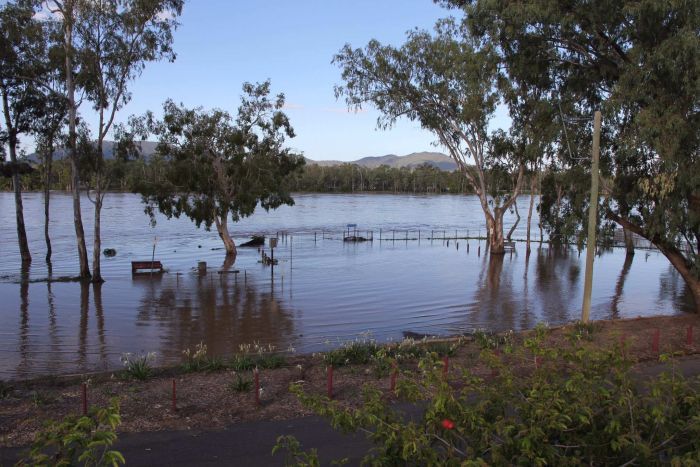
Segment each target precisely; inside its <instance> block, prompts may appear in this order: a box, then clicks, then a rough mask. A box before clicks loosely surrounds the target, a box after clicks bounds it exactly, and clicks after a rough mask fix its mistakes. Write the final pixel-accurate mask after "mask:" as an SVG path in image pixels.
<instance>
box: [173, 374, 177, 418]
mask: <svg viewBox="0 0 700 467" xmlns="http://www.w3.org/2000/svg"><path fill="white" fill-rule="evenodd" d="M173 412H177V386H176V385H175V378H173Z"/></svg>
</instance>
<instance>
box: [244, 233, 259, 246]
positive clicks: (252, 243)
mask: <svg viewBox="0 0 700 467" xmlns="http://www.w3.org/2000/svg"><path fill="white" fill-rule="evenodd" d="M264 244H265V236H264V235H253V238H252V239H251V240H249V241H247V242H245V243H241V245H240V246H262V245H264Z"/></svg>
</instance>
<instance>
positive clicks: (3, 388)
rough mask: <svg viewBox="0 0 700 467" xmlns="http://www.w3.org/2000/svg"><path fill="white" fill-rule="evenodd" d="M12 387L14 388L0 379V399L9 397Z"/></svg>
mask: <svg viewBox="0 0 700 467" xmlns="http://www.w3.org/2000/svg"><path fill="white" fill-rule="evenodd" d="M13 389H14V388H13V387H12V386H11V385H10V384H8V383H6V382H5V381H2V380H0V400H2V399H7V398H8V397H10V394H12V391H13Z"/></svg>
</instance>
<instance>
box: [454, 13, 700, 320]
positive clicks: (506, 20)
mask: <svg viewBox="0 0 700 467" xmlns="http://www.w3.org/2000/svg"><path fill="white" fill-rule="evenodd" d="M441 3H443V4H445V5H447V6H450V7H453V8H457V9H459V10H461V11H462V12H463V13H464V16H463V24H462V26H463V28H464V29H466V30H469V31H470V33H471V34H472V35H474V36H476V37H478V38H479V39H481V40H483V41H484V42H486V43H488V44H491V46H492V47H493V48H494V50H496V51H498V54H499V56H500V60H501V62H502V65H503V69H504V70H507V78H508V80H509V81H510V82H511V83H516V84H517V85H518V86H521V87H528V88H530V89H533V90H538V91H539V92H540V93H541V94H542V95H550V96H553V98H555V99H556V100H557V101H558V103H559V104H560V106H561V109H562V111H561V113H562V114H563V115H561V116H560V119H559V120H560V121H561V120H565V119H566V118H568V117H578V121H576V122H571V121H569V122H568V123H566V126H567V127H568V135H562V137H561V138H560V141H559V142H558V143H557V144H556V146H557V148H556V155H557V157H556V158H555V159H550V161H549V165H550V170H551V171H552V173H551V175H550V177H549V180H548V181H547V182H546V183H545V186H543V204H542V211H541V212H542V218H543V220H544V221H545V226H547V227H548V228H549V229H550V231H551V233H553V234H554V235H555V236H557V237H559V236H562V237H563V238H567V237H570V238H574V237H579V238H578V240H579V242H581V241H582V239H581V237H582V236H585V235H586V234H585V232H583V230H585V229H584V228H583V227H584V225H585V219H586V217H587V213H586V211H587V209H588V206H587V203H588V201H587V200H586V197H585V195H584V194H585V191H587V187H588V186H589V185H590V182H589V180H590V169H588V167H589V164H587V163H585V162H583V163H582V162H581V160H580V159H586V158H587V157H588V156H589V154H590V150H591V139H592V138H591V120H592V118H591V117H592V114H593V112H594V111H595V110H600V111H601V112H602V114H603V131H602V135H601V150H602V152H601V170H602V174H603V176H604V183H603V190H602V193H603V196H604V200H603V209H602V210H601V213H602V215H603V216H604V217H606V218H607V219H609V220H610V221H614V222H615V223H617V224H618V225H620V226H621V227H624V228H627V229H628V230H630V231H632V232H634V233H636V234H638V235H641V236H642V237H644V238H646V239H647V240H649V241H651V242H652V243H653V244H654V245H656V246H657V247H659V249H660V251H662V252H663V253H664V254H665V255H666V256H667V257H669V259H670V260H671V262H672V264H673V265H674V267H675V268H676V269H678V271H679V272H680V274H681V275H682V276H683V278H684V280H685V281H686V282H687V283H688V284H689V286H690V287H689V288H690V290H691V291H692V293H693V295H694V298H695V302H696V306H697V307H700V287H699V286H698V284H699V280H700V256H699V252H700V191H699V189H698V187H700V158H698V151H699V150H700V119H699V118H698V101H699V99H700V85H699V84H698V83H699V82H700V78H699V77H700V35H698V30H700V4H699V3H698V2H693V1H685V0H670V1H657V0H640V1H637V0H624V1H623V0H621V1H616V2H590V1H586V0H573V1H569V2H550V1H545V0H529V1H519V0H505V1H499V2H494V1H487V0H468V1H462V0H443V1H442V2H441ZM561 117H565V118H564V119H561ZM561 124H562V126H563V125H564V122H563V121H561ZM698 309H700V308H698Z"/></svg>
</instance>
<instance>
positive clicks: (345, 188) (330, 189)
mask: <svg viewBox="0 0 700 467" xmlns="http://www.w3.org/2000/svg"><path fill="white" fill-rule="evenodd" d="M105 164H107V165H109V166H110V172H111V173H112V177H111V178H110V180H109V185H108V186H107V189H108V190H111V191H119V192H139V191H140V190H141V188H142V187H143V185H144V184H147V183H148V181H149V179H150V178H152V177H154V173H155V172H156V171H157V170H158V168H157V166H156V165H155V164H151V163H149V162H148V160H145V159H143V158H137V159H133V160H128V161H115V160H106V161H105ZM44 172H45V168H44V165H43V164H41V163H39V164H36V165H35V166H34V167H30V168H29V169H28V170H27V173H26V174H23V175H22V176H21V184H22V187H23V189H24V190H25V191H41V190H43V189H44V184H45V180H44V178H43V177H42V174H43V173H44ZM70 176H71V175H70V162H69V161H68V160H54V161H53V168H52V176H51V180H50V181H49V189H51V190H63V191H69V190H70ZM283 184H284V186H285V188H286V190H287V191H291V192H302V193H304V192H306V193H358V192H372V193H415V194H421V193H424V194H446V193H451V194H473V193H474V191H473V189H472V187H471V185H470V184H469V183H468V180H467V178H466V177H465V176H464V174H462V172H460V171H458V170H452V171H448V170H441V169H439V168H437V167H435V166H434V165H431V164H429V163H424V164H420V165H417V166H413V167H406V166H404V167H390V166H388V165H381V166H379V167H364V166H361V165H358V164H352V163H346V164H338V165H328V166H322V165H318V164H314V163H313V162H309V161H307V163H306V165H304V166H303V167H302V168H301V169H300V170H297V171H295V172H293V173H292V174H290V175H289V176H288V177H286V178H285V180H284V181H283ZM526 186H527V187H530V183H529V181H528V183H526ZM538 186H539V180H537V181H536V190H537V189H538V188H537V187H538ZM0 190H3V191H10V190H12V181H11V180H10V179H8V178H4V179H2V178H0Z"/></svg>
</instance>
